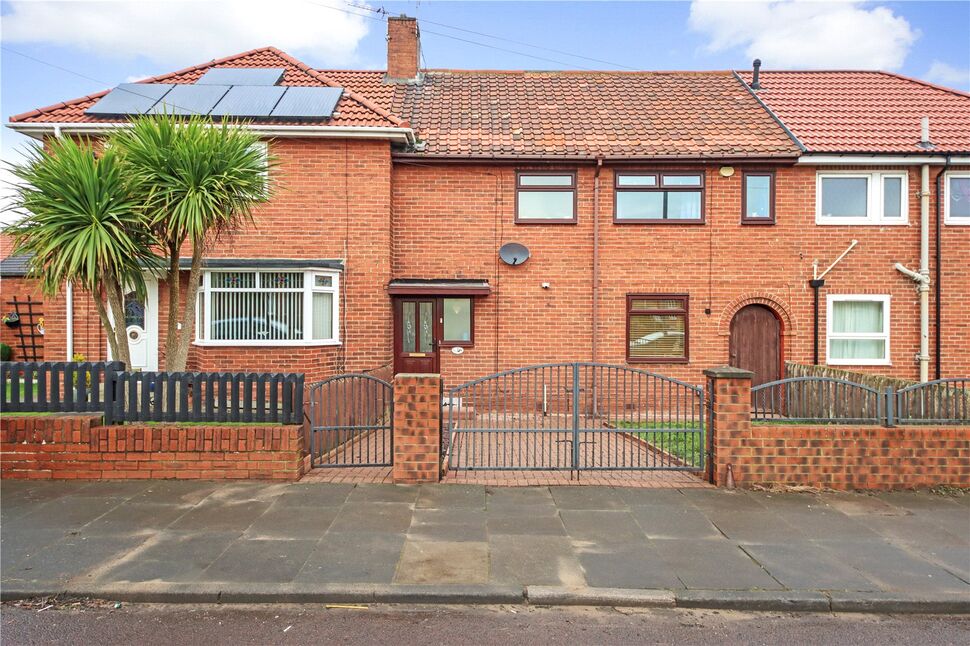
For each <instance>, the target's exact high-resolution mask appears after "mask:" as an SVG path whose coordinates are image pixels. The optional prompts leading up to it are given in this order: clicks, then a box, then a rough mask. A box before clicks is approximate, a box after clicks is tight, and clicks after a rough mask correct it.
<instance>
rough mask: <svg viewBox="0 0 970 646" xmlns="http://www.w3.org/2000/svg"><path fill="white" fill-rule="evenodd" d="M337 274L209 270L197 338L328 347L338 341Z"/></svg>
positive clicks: (201, 340)
mask: <svg viewBox="0 0 970 646" xmlns="http://www.w3.org/2000/svg"><path fill="white" fill-rule="evenodd" d="M338 281H339V274H337V273H336V272H332V273H322V272H317V271H303V270H296V271H294V270H286V269H280V270H259V271H254V270H238V271H236V270H225V271H221V270H220V271H207V272H205V273H204V274H203V276H202V289H201V290H200V293H199V301H200V303H199V305H200V307H199V322H200V325H197V326H196V330H197V342H199V343H202V344H207V345H328V344H336V343H337V342H338V336H337V321H338V320H339V319H338V317H337V307H338V298H337V293H338Z"/></svg>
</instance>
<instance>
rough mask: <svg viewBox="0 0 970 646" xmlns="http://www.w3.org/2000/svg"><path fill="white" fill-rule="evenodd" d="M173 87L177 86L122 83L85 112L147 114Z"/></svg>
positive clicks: (169, 84)
mask: <svg viewBox="0 0 970 646" xmlns="http://www.w3.org/2000/svg"><path fill="white" fill-rule="evenodd" d="M173 87H175V86H174V85H172V84H171V83H122V84H121V85H119V86H118V87H116V88H115V89H113V90H111V91H110V92H108V93H107V94H105V95H104V96H103V97H101V99H99V100H98V102H97V103H95V104H94V105H92V106H91V107H90V108H88V109H87V110H85V111H84V113H85V114H95V115H97V114H104V115H116V114H145V113H146V112H148V111H149V110H150V109H151V108H152V106H153V105H155V104H156V103H157V102H158V100H159V99H161V98H162V97H163V96H165V93H166V92H168V91H169V90H171V89H172V88H173Z"/></svg>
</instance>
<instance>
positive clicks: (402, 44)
mask: <svg viewBox="0 0 970 646" xmlns="http://www.w3.org/2000/svg"><path fill="white" fill-rule="evenodd" d="M420 56H421V39H420V34H419V32H418V21H417V20H416V19H415V18H408V17H407V16H404V15H402V16H399V17H396V18H392V17H389V18H388V19H387V77H386V79H385V80H387V81H391V82H403V81H415V80H417V78H418V60H419V57H420Z"/></svg>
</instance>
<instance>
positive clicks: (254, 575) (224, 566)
mask: <svg viewBox="0 0 970 646" xmlns="http://www.w3.org/2000/svg"><path fill="white" fill-rule="evenodd" d="M316 546H317V541H316V540H298V539H297V540H294V539H287V540H274V539H254V540H247V539H240V540H237V541H235V542H233V543H232V544H230V545H229V547H228V548H226V551H224V552H223V553H222V554H221V555H220V556H219V558H217V559H216V560H215V561H213V563H212V565H210V566H209V567H208V568H206V570H205V572H204V573H203V577H204V578H205V579H206V580H207V581H230V582H233V581H235V582H255V583H282V582H285V581H291V580H293V578H294V577H295V576H296V575H297V573H298V572H299V571H300V570H301V569H302V568H303V564H304V563H306V561H307V558H308V557H309V556H310V553H311V552H313V551H314V549H315V548H316Z"/></svg>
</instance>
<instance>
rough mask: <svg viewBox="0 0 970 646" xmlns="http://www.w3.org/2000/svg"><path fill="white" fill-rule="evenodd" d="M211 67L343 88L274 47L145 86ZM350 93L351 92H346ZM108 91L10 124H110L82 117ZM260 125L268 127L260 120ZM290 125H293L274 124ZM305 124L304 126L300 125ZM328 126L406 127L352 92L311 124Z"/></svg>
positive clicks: (189, 77) (184, 79)
mask: <svg viewBox="0 0 970 646" xmlns="http://www.w3.org/2000/svg"><path fill="white" fill-rule="evenodd" d="M213 67H281V68H284V69H285V70H286V72H285V73H284V75H283V81H282V83H281V85H296V86H321V87H342V86H341V85H340V83H337V82H335V81H333V80H332V79H330V78H328V77H327V76H325V75H324V74H322V73H320V72H318V71H316V70H314V69H312V68H310V67H308V66H307V65H304V64H303V63H301V62H300V61H298V60H296V59H295V58H293V57H292V56H289V55H288V54H286V53H284V52H281V51H280V50H278V49H276V48H275V47H262V48H260V49H254V50H251V51H248V52H243V53H242V54H236V55H235V56H229V57H227V58H221V59H219V60H215V61H210V62H208V63H203V64H202V65H196V66H194V67H188V68H186V69H183V70H179V71H178V72H172V73H170V74H163V75H161V76H154V77H152V78H150V79H145V80H144V81H142V82H145V83H194V82H195V81H196V80H198V78H199V77H200V76H202V75H203V74H204V73H205V72H206V70H208V69H210V68H213ZM348 90H350V88H348ZM108 92H109V90H105V91H103V92H99V93H97V94H91V95H89V96H85V97H81V98H79V99H74V100H72V101H66V102H64V103H58V104H56V105H52V106H48V107H46V108H39V109H37V110H32V111H30V112H25V113H23V114H18V115H15V116H12V117H10V121H11V122H12V123H112V122H116V121H117V119H114V118H111V117H94V116H90V115H86V114H84V111H85V110H87V109H88V108H90V107H91V106H92V105H94V104H95V103H96V102H97V100H98V99H100V98H101V97H102V96H104V95H105V94H107V93H108ZM260 123H268V122H267V121H265V120H260ZM277 123H292V122H282V121H280V122H277ZM300 123H303V124H306V123H307V122H305V121H303V122H300ZM312 123H314V124H325V125H330V126H379V127H406V126H407V124H406V123H404V122H403V121H402V120H401V119H399V118H398V117H396V116H394V115H393V114H391V113H390V112H388V111H387V110H385V109H384V108H382V107H380V106H378V105H377V104H375V103H373V102H372V101H371V100H370V99H368V98H366V97H363V96H361V95H359V94H357V93H355V92H353V91H352V90H351V91H347V90H345V91H344V94H343V96H342V97H341V98H340V101H339V102H338V103H337V108H336V110H335V112H334V117H333V118H332V119H328V120H321V121H319V122H312Z"/></svg>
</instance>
